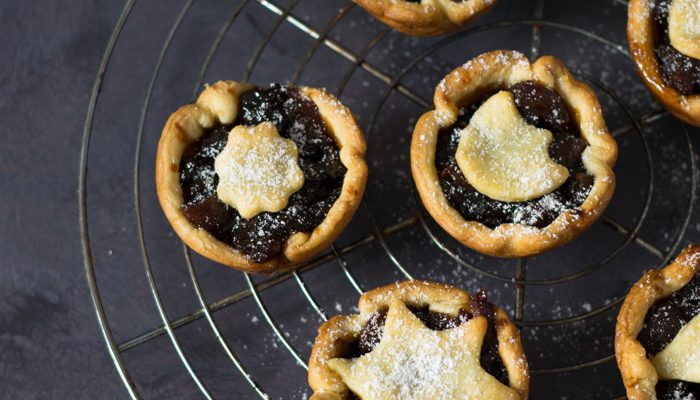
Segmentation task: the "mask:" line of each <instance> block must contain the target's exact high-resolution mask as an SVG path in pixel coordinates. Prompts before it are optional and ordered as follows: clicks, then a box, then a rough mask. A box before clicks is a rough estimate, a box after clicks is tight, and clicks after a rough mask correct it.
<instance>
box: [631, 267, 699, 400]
mask: <svg viewBox="0 0 700 400" xmlns="http://www.w3.org/2000/svg"><path fill="white" fill-rule="evenodd" d="M699 313H700V274H696V275H695V277H694V278H693V279H692V280H691V281H690V282H689V283H688V284H687V285H685V286H684V287H683V288H682V289H681V290H679V291H677V292H675V293H673V294H672V295H670V296H668V297H667V298H665V299H661V300H659V301H657V302H656V303H655V304H654V305H653V306H652V307H651V308H650V309H649V312H648V313H647V315H646V318H645V319H644V326H643V327H642V330H641V331H640V332H639V335H637V340H638V341H639V343H641V344H642V346H644V348H645V349H646V351H647V354H649V355H655V354H657V353H659V352H661V351H663V349H665V348H666V346H668V345H669V343H671V342H672V341H673V339H674V338H675V337H676V335H678V332H679V331H680V330H681V328H682V327H683V325H685V324H687V323H688V322H690V321H691V320H692V319H693V318H695V317H696V316H697V315H698V314H699ZM656 392H657V396H658V398H659V400H674V399H681V398H682V399H691V398H695V399H700V384H697V383H691V382H684V381H661V380H660V381H659V382H658V383H657V385H656ZM689 395H693V396H695V397H688V396H689Z"/></svg>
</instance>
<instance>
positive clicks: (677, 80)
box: [652, 0, 700, 96]
mask: <svg viewBox="0 0 700 400" xmlns="http://www.w3.org/2000/svg"><path fill="white" fill-rule="evenodd" d="M670 6H671V0H656V1H655V2H653V3H652V17H653V19H654V23H655V25H656V26H655V28H656V29H655V31H656V32H655V35H656V41H655V43H656V48H655V49H654V50H655V52H656V57H657V58H658V60H659V70H660V72H661V79H663V81H664V83H665V84H666V85H668V86H670V87H672V88H674V89H676V90H677V91H678V92H679V93H680V94H682V95H686V96H687V95H692V94H700V60H697V59H694V58H692V57H688V56H686V55H684V54H682V53H680V52H679V51H678V50H676V49H675V48H674V47H673V46H672V45H671V41H670V39H669V37H668V12H669V9H670Z"/></svg>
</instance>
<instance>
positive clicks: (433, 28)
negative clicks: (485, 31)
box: [353, 0, 496, 36]
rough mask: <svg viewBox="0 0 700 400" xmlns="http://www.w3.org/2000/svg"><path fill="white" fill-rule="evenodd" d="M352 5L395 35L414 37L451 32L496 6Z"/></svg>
mask: <svg viewBox="0 0 700 400" xmlns="http://www.w3.org/2000/svg"><path fill="white" fill-rule="evenodd" d="M353 1H354V2H355V3H357V4H359V5H360V7H362V8H364V9H365V10H367V11H368V12H369V13H370V14H372V15H373V16H374V17H375V18H377V19H379V20H380V21H382V22H384V23H385V24H387V25H389V26H391V27H392V28H394V29H396V30H397V31H399V32H402V33H405V34H407V35H414V36H428V35H441V34H444V33H448V32H450V31H454V30H456V29H458V28H459V27H460V26H462V25H464V24H466V23H467V22H469V21H471V20H473V19H475V18H477V17H479V16H481V14H483V13H485V12H486V11H488V10H489V9H490V8H491V7H493V5H494V4H496V0H353Z"/></svg>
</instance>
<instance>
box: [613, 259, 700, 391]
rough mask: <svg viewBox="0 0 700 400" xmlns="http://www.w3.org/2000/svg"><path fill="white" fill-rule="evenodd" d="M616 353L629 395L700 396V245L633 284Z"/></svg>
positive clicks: (622, 315) (619, 322) (622, 312)
mask: <svg viewBox="0 0 700 400" xmlns="http://www.w3.org/2000/svg"><path fill="white" fill-rule="evenodd" d="M615 354H616V356H617V365H618V367H619V368H620V372H622V378H623V380H624V383H625V387H626V388H627V396H628V397H629V398H630V400H652V399H653V400H656V399H658V400H697V399H700V246H690V247H688V248H686V249H685V250H683V251H682V252H681V254H679V255H678V258H676V260H675V261H673V263H671V264H670V265H669V266H667V267H666V268H664V269H661V270H656V271H650V272H648V273H647V274H646V275H644V276H643V277H642V279H640V280H639V281H638V282H637V283H636V284H635V285H634V286H633V287H632V289H631V290H630V292H629V294H628V295H627V298H626V299H625V302H624V303H623V304H622V309H621V310H620V314H619V315H618V317H617V327H616V332H615Z"/></svg>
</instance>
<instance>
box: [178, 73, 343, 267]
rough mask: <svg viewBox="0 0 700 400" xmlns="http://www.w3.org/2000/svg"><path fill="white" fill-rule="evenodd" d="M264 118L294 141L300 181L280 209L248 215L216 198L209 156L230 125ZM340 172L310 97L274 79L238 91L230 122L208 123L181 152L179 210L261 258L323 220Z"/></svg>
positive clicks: (221, 145)
mask: <svg viewBox="0 0 700 400" xmlns="http://www.w3.org/2000/svg"><path fill="white" fill-rule="evenodd" d="M265 121H268V122H272V123H274V124H275V125H276V126H277V130H278V132H279V134H280V136H282V137H284V138H287V139H291V140H292V141H294V143H295V144H296V146H297V149H298V151H299V165H300V167H301V170H302V171H303V173H304V186H303V187H302V188H301V189H300V190H299V191H297V192H296V193H294V194H293V195H292V196H291V197H290V198H289V202H288V204H287V207H286V208H285V209H284V210H282V211H280V212H274V213H269V212H263V213H260V214H258V215H256V216H255V217H253V218H251V219H249V220H247V219H245V218H243V217H241V216H240V214H238V212H237V211H236V210H235V209H234V208H232V207H230V206H228V205H227V204H225V203H223V202H221V201H220V200H219V198H218V196H217V194H216V186H217V184H218V181H219V179H218V177H217V176H216V172H215V171H214V160H215V159H216V156H218V155H219V153H220V152H221V150H222V149H223V148H224V146H225V145H226V141H227V140H228V133H229V132H230V131H231V129H232V128H233V127H234V126H238V125H246V126H255V125H258V124H260V123H262V122H265ZM345 172H346V168H345V166H343V164H342V163H341V161H340V152H339V150H338V147H337V146H336V144H335V142H334V140H333V138H332V136H331V135H330V132H329V131H328V127H327V126H326V124H325V122H324V121H323V119H322V118H321V115H320V113H319V111H318V108H317V107H316V105H315V104H314V103H313V101H312V100H310V99H308V98H307V97H305V96H304V95H303V94H302V93H301V92H299V90H298V89H295V88H286V87H283V86H281V85H277V84H275V85H270V86H269V87H266V88H255V89H252V90H249V91H247V92H245V93H243V94H241V96H240V104H239V113H238V117H237V118H236V121H234V123H233V124H231V125H227V126H217V127H214V128H213V129H210V130H209V131H208V132H206V133H205V134H204V135H202V137H201V139H199V141H197V142H196V143H193V144H192V145H190V147H189V148H188V149H187V150H186V151H185V153H184V154H183V157H182V160H181V161H180V184H181V186H182V194H183V198H184V204H183V207H182V211H183V212H184V214H185V216H186V217H187V219H188V220H189V221H190V222H192V223H193V224H194V225H196V226H197V227H200V228H204V229H206V230H207V231H208V232H209V233H211V234H212V235H213V236H214V237H215V238H217V239H218V240H220V241H222V242H224V243H227V244H229V245H231V246H232V247H233V248H235V249H236V250H238V251H240V252H242V253H243V254H244V255H245V256H246V257H247V258H249V259H250V260H252V261H255V262H264V261H268V260H270V259H272V258H274V257H275V256H277V255H278V254H280V253H281V252H282V250H283V249H284V244H285V243H286V241H287V239H288V238H289V236H290V235H292V234H293V233H296V232H310V231H312V230H313V229H314V228H315V227H316V226H318V225H319V224H320V223H321V222H322V221H323V219H324V218H325V217H326V214H327V213H328V210H330V208H331V206H332V205H333V203H334V202H335V201H336V200H337V199H338V197H339V196H340V191H341V188H342V184H343V177H344V176H345Z"/></svg>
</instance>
